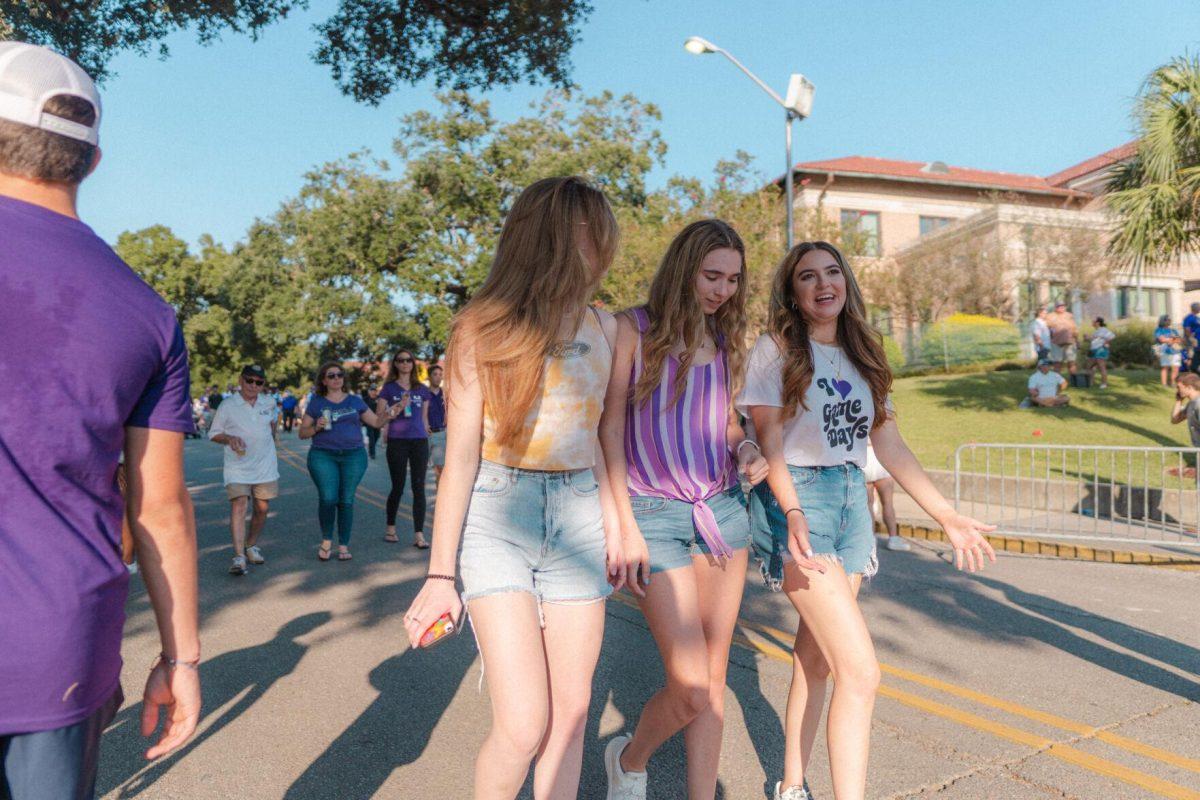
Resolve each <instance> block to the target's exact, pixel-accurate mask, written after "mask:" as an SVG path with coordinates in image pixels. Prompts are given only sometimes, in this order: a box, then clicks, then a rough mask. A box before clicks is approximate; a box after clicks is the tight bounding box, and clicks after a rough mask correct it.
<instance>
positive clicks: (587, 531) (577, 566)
mask: <svg viewBox="0 0 1200 800" xmlns="http://www.w3.org/2000/svg"><path fill="white" fill-rule="evenodd" d="M459 571H460V574H461V575H462V583H463V600H464V601H465V602H469V601H471V600H474V599H476V598H479V597H483V596H485V595H489V594H498V593H501V592H529V593H530V594H532V595H533V596H534V597H536V598H537V599H538V601H539V608H540V603H542V602H546V603H570V602H587V601H592V600H600V599H602V598H605V597H608V595H609V594H611V593H612V587H611V586H610V585H609V583H608V574H607V572H606V570H605V548H604V520H603V517H602V516H601V511H600V486H599V484H597V483H596V477H595V475H594V474H593V473H592V470H591V469H579V470H568V471H563V472H540V471H535V470H525V469H518V468H516V467H506V466H504V465H502V464H495V463H493V462H490V461H483V462H481V463H480V465H479V473H478V474H477V475H476V477H475V487H474V489H472V491H471V503H470V506H469V507H468V509H467V519H466V522H465V523H464V525H463V537H462V550H461V551H460V553H459Z"/></svg>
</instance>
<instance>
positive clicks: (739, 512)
mask: <svg viewBox="0 0 1200 800" xmlns="http://www.w3.org/2000/svg"><path fill="white" fill-rule="evenodd" d="M629 502H630V504H632V505H633V516H634V518H635V519H636V520H637V524H638V530H640V531H641V532H642V538H643V539H645V540H646V548H647V549H648V550H649V551H650V572H651V573H655V572H664V571H666V570H669V569H676V568H677V567H690V566H691V565H692V556H699V555H709V554H710V552H709V549H708V545H707V544H705V543H704V539H703V538H701V536H700V533H699V532H698V531H697V530H696V523H695V522H694V521H693V519H692V504H691V503H689V502H687V501H686V500H668V499H665V498H662V497H637V496H635V497H630V498H629ZM708 507H709V508H711V509H712V512H713V516H714V517H716V518H717V527H718V528H720V529H721V538H723V539H724V540H725V544H727V545H729V547H730V549H732V550H740V549H742V548H743V547H748V546H749V544H750V515H749V514H748V513H747V512H746V496H745V495H744V494H742V487H741V486H734V487H733V488H731V489H727V490H725V491H724V492H720V493H718V494H715V495H713V496H712V497H711V498H709V500H708Z"/></svg>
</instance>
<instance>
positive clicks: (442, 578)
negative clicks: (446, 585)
mask: <svg viewBox="0 0 1200 800" xmlns="http://www.w3.org/2000/svg"><path fill="white" fill-rule="evenodd" d="M425 579H426V580H437V581H450V582H451V583H454V581H456V580H458V579H457V578H455V577H454V576H453V575H426V576H425Z"/></svg>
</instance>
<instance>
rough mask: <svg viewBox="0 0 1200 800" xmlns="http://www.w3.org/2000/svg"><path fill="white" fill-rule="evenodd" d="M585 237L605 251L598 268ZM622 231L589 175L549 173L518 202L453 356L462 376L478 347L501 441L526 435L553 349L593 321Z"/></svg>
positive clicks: (460, 324) (455, 332)
mask: <svg viewBox="0 0 1200 800" xmlns="http://www.w3.org/2000/svg"><path fill="white" fill-rule="evenodd" d="M583 236H587V237H589V238H590V240H591V243H592V245H593V246H594V247H595V249H596V253H597V255H598V257H599V264H598V267H599V268H598V269H593V268H592V267H591V266H589V265H588V262H587V260H586V259H585V258H584V256H583V253H582V252H581V250H580V241H581V237H583ZM618 238H619V235H618V230H617V219H616V217H615V216H614V215H613V212H612V208H611V207H610V206H609V204H608V200H607V199H606V198H605V197H604V193H603V192H601V191H600V190H599V189H597V188H595V187H594V186H592V185H591V184H589V183H588V182H587V181H585V180H584V179H583V178H579V177H567V178H544V179H542V180H540V181H538V182H536V183H534V184H532V185H531V186H529V187H527V188H526V189H525V191H523V192H521V194H520V196H519V197H518V198H517V199H516V201H515V202H514V203H513V206H512V210H511V211H509V213H508V216H507V217H506V218H505V220H504V227H503V228H502V229H501V231H500V240H499V242H498V243H497V245H496V256H495V258H494V259H493V261H492V268H491V271H489V272H488V276H487V278H486V279H485V280H484V282H483V285H482V286H481V287H479V290H478V291H476V292H475V295H474V296H473V297H472V298H471V301H470V302H469V303H467V305H466V307H465V308H464V309H463V310H462V311H461V312H459V314H458V316H457V317H456V318H455V320H454V324H453V326H452V328H451V334H450V346H449V348H448V356H447V358H448V360H449V362H450V369H451V370H453V374H454V376H455V379H456V380H461V379H462V374H461V366H460V365H461V364H462V362H463V359H462V358H459V357H458V356H459V354H460V352H461V350H462V348H464V347H465V346H467V345H468V343H469V346H470V347H471V348H472V349H473V355H474V360H475V365H476V370H477V373H478V376H479V383H480V388H481V389H482V391H483V400H484V404H485V405H486V406H487V408H488V413H489V415H490V416H491V417H492V418H493V419H494V420H495V423H496V428H495V431H496V434H495V435H496V440H497V443H498V444H500V445H502V446H506V445H507V446H511V445H513V444H515V443H516V442H517V440H518V439H519V437H520V435H521V433H522V430H523V428H524V425H525V416H526V414H528V412H529V409H530V408H531V407H532V406H533V404H534V403H535V402H536V401H537V397H538V394H539V393H540V392H541V390H542V383H543V381H544V379H545V371H546V357H547V356H548V355H549V352H550V348H551V347H552V346H553V345H554V343H555V341H556V340H557V339H558V338H559V337H560V336H561V331H562V329H563V328H564V327H566V326H567V323H571V325H573V326H578V325H579V324H580V323H581V322H582V321H583V315H584V313H586V312H587V303H588V301H589V300H590V299H591V297H592V295H593V294H594V293H595V291H596V288H597V287H598V286H599V284H600V280H601V279H602V278H603V276H604V273H605V272H606V271H607V270H608V267H609V265H610V264H612V260H613V256H614V255H615V254H616V250H617V243H618Z"/></svg>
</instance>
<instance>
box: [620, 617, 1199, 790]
mask: <svg viewBox="0 0 1200 800" xmlns="http://www.w3.org/2000/svg"><path fill="white" fill-rule="evenodd" d="M613 598H614V599H616V600H617V601H618V602H620V603H622V604H623V605H626V606H629V607H631V608H637V607H638V606H637V603H636V601H634V600H633V599H632V598H629V597H626V596H624V595H622V594H615V595H613ZM738 624H739V625H741V626H742V627H743V628H746V629H748V630H751V631H754V632H755V633H758V634H760V635H766V636H768V637H770V638H771V639H774V640H775V641H774V642H772V641H765V642H760V641H755V640H754V639H751V638H750V637H748V636H745V635H744V634H735V635H734V641H735V642H736V643H737V644H739V645H741V646H742V647H749V648H751V649H754V650H757V651H758V652H760V653H762V654H763V655H765V656H767V657H769V658H773V659H776V660H779V661H784V662H786V663H788V664H790V663H792V653H791V649H790V647H789V648H786V649H785V648H783V647H780V646H779V645H778V644H776V643H775V642H790V641H792V640H793V639H794V637H793V636H789V635H788V634H785V633H784V632H783V631H781V630H779V629H777V628H772V627H770V626H769V625H760V624H758V623H755V622H750V621H749V620H746V619H742V618H738ZM880 668H881V670H882V671H883V672H884V673H885V674H889V675H894V676H896V677H900V678H905V679H906V680H914V681H915V682H917V683H921V684H922V685H925V686H929V687H930V688H934V689H938V690H940V691H945V692H948V693H950V694H954V695H956V696H958V697H963V698H966V699H971V700H975V701H976V702H981V703H984V704H985V705H989V706H991V707H993V708H998V709H1001V710H1005V711H1011V713H1020V715H1021V716H1026V717H1028V718H1030V719H1035V720H1037V721H1040V722H1044V723H1045V724H1048V725H1052V726H1056V727H1064V726H1063V725H1060V724H1058V723H1059V722H1061V723H1066V725H1067V726H1069V727H1067V730H1072V731H1073V732H1079V733H1085V734H1089V735H1094V736H1095V738H1099V739H1102V740H1104V741H1108V742H1109V743H1110V744H1114V745H1116V746H1118V747H1125V748H1126V749H1128V750H1131V751H1133V752H1135V753H1138V754H1140V755H1147V756H1149V757H1151V758H1157V759H1159V760H1164V761H1166V762H1167V763H1170V764H1174V765H1176V766H1184V767H1186V768H1188V769H1192V768H1193V767H1192V766H1191V765H1192V764H1193V763H1194V760H1193V759H1188V758H1185V757H1183V756H1179V755H1176V754H1175V753H1170V752H1167V751H1164V750H1159V749H1158V748H1154V747H1150V746H1149V745H1144V744H1142V743H1141V742H1136V741H1134V740H1132V739H1126V738H1125V737H1121V736H1115V735H1112V736H1110V737H1107V738H1106V737H1101V736H1100V735H1099V734H1100V733H1105V732H1104V731H1100V732H1097V731H1096V729H1095V728H1093V727H1090V726H1087V725H1083V724H1082V723H1076V722H1071V721H1070V720H1067V719H1064V718H1062V717H1057V716H1055V715H1053V714H1047V713H1045V712H1041V711H1037V710H1036V709H1027V708H1025V707H1024V706H1020V705H1018V704H1016V703H1010V702H1008V701H1006V700H1001V699H999V698H994V697H991V696H989V695H985V694H983V693H981V692H975V691H974V690H971V689H967V688H965V687H961V686H955V685H954V684H950V683H946V682H945V681H940V680H938V679H936V678H929V677H927V676H924V675H920V674H919V673H915V672H911V671H909V670H904V669H901V668H899V667H892V666H890V665H886V664H881V665H880ZM879 694H880V695H882V696H883V697H887V698H889V699H892V700H895V701H897V702H899V703H903V704H905V705H907V706H910V707H912V708H916V709H918V710H921V711H925V712H927V713H930V714H933V715H935V716H939V717H942V718H943V719H948V720H950V721H952V722H957V723H958V724H960V725H965V726H967V727H970V728H974V729H976V730H980V731H983V732H985V733H990V734H992V735H993V736H997V737H1000V738H1002V739H1007V740H1009V741H1012V742H1017V743H1018V744H1023V745H1026V746H1028V747H1033V748H1035V749H1037V750H1041V751H1043V752H1045V753H1046V754H1047V755H1049V756H1052V757H1054V758H1057V759H1059V760H1060V761H1065V762H1066V763H1068V764H1073V765H1075V766H1078V767H1082V768H1084V769H1087V770H1091V771H1092V772H1096V773H1098V774H1100V775H1105V776H1107V777H1110V778H1115V779H1117V780H1120V781H1123V782H1125V783H1129V784H1132V785H1134V786H1140V787H1141V788H1143V789H1146V790H1148V791H1151V792H1154V793H1155V794H1158V795H1161V796H1163V797H1167V798H1171V800H1200V792H1196V791H1193V790H1192V789H1188V788H1186V787H1183V786H1180V785H1178V784H1175V783H1171V782H1170V781H1166V780H1163V779H1161V778H1156V777H1154V776H1153V775H1148V774H1146V773H1144V772H1140V771H1138V770H1135V769H1130V768H1129V767H1125V766H1123V765H1121V764H1117V763H1116V762H1113V761H1109V760H1107V759H1103V758H1100V757H1098V756H1094V755H1091V754H1090V753H1086V752H1084V751H1082V750H1080V749H1078V748H1076V747H1072V746H1070V745H1067V744H1061V743H1058V742H1055V741H1054V740H1052V739H1047V738H1045V737H1042V736H1038V735H1037V734H1033V733H1029V732H1027V731H1023V730H1021V729H1019V728H1014V727H1012V726H1011V725H1005V724H1003V723H1001V722H993V721H992V720H989V719H986V718H984V717H981V716H979V715H978V714H972V713H970V712H969V711H963V710H961V709H957V708H954V707H953V706H948V705H946V704H944V703H939V702H937V701H934V700H928V699H926V698H924V697H921V696H919V695H915V694H912V693H910V692H906V691H904V690H902V689H897V688H895V687H893V686H889V685H887V684H881V685H880V687H879ZM985 700H986V702H985ZM1018 710H1019V711H1018ZM1022 712H1023V713H1022ZM1129 745H1133V746H1132V747H1130V746H1129ZM1164 757H1165V758H1164Z"/></svg>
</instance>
